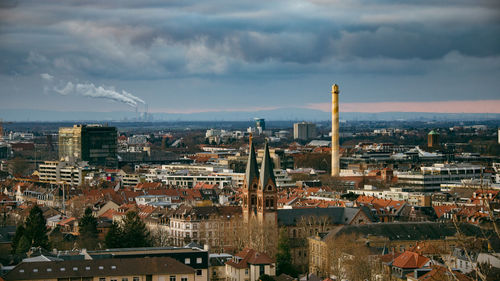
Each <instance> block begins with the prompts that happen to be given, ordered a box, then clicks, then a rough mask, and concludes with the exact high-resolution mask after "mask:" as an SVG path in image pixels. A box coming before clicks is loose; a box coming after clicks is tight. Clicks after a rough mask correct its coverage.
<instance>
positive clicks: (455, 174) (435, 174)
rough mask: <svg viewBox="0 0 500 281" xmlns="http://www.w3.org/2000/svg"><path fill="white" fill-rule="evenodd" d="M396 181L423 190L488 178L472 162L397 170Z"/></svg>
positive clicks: (487, 175) (434, 189)
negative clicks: (403, 170)
mask: <svg viewBox="0 0 500 281" xmlns="http://www.w3.org/2000/svg"><path fill="white" fill-rule="evenodd" d="M397 177H398V182H399V183H401V184H405V185H407V186H410V187H415V188H416V189H420V190H423V191H439V190H440V189H441V184H444V183H450V182H459V181H461V180H464V179H481V178H482V177H483V178H485V179H488V178H490V177H491V175H490V174H489V173H485V172H484V167H482V166H477V165H472V164H434V165H433V166H430V167H421V168H420V172H399V173H397Z"/></svg>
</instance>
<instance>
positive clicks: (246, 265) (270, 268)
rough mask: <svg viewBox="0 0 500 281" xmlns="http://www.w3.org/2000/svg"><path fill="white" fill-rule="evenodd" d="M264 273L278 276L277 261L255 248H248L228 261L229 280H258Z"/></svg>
mask: <svg viewBox="0 0 500 281" xmlns="http://www.w3.org/2000/svg"><path fill="white" fill-rule="evenodd" d="M264 274H266V275H269V276H276V262H275V261H274V260H273V259H271V258H270V257H269V256H268V255H266V254H265V253H259V252H257V251H255V250H253V249H249V248H246V249H244V250H243V251H241V252H239V253H238V254H236V255H234V257H233V258H232V259H231V260H229V261H227V262H226V280H227V281H257V280H259V277H260V276H262V275H264Z"/></svg>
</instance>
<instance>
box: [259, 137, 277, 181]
mask: <svg viewBox="0 0 500 281" xmlns="http://www.w3.org/2000/svg"><path fill="white" fill-rule="evenodd" d="M269 179H271V181H272V184H273V186H276V180H275V179H274V171H273V162H272V160H271V156H270V154H269V144H268V143H267V141H266V145H265V147H264V157H262V166H261V168H260V186H262V189H264V188H265V187H266V186H267V184H268V182H269Z"/></svg>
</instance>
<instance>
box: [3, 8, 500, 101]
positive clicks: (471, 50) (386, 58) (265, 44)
mask: <svg viewBox="0 0 500 281" xmlns="http://www.w3.org/2000/svg"><path fill="white" fill-rule="evenodd" d="M5 3H7V4H5V5H0V79H1V78H2V77H1V76H5V77H18V76H23V77H36V79H37V80H36V81H38V83H39V82H40V81H39V80H40V73H45V74H48V73H50V75H54V76H55V77H58V78H59V77H60V79H63V80H64V81H70V80H71V81H93V82H94V83H95V84H91V83H78V82H64V83H61V84H60V85H58V87H57V90H58V91H59V94H64V93H67V94H66V96H65V98H68V99H69V98H71V97H74V96H79V97H83V96H87V97H92V98H105V99H109V100H115V101H120V103H124V104H128V105H131V106H135V105H134V103H135V104H140V103H141V101H139V100H136V99H134V98H133V97H135V95H133V94H130V93H129V92H125V91H117V90H114V89H112V88H108V87H103V86H96V85H120V88H122V89H123V88H125V89H130V92H132V93H134V92H139V91H140V92H141V96H144V95H145V94H144V91H143V89H149V91H150V93H151V94H150V96H144V98H145V99H147V100H150V99H153V98H158V106H160V104H162V102H163V104H167V105H169V106H170V104H169V103H170V100H175V101H176V102H178V101H179V100H182V99H188V98H187V96H188V95H181V94H177V93H183V91H185V90H186V89H187V88H189V89H190V90H191V91H192V92H193V93H198V92H199V91H200V89H199V88H196V86H197V85H204V88H203V90H204V91H205V90H206V91H210V95H206V98H207V100H208V99H209V97H210V100H211V102H214V103H221V104H222V103H224V102H227V101H228V100H230V99H229V98H228V97H230V98H233V101H234V102H239V101H240V100H242V98H241V97H243V96H245V97H248V96H252V95H257V96H259V94H260V93H263V92H264V88H263V87H264V86H263V85H270V84H272V85H273V86H272V87H270V88H269V91H270V92H269V93H271V92H272V95H270V94H269V93H265V94H262V95H263V96H259V97H260V98H262V97H270V96H276V100H275V102H276V101H279V102H281V101H283V100H286V102H299V103H300V100H299V98H298V97H292V96H290V95H285V94H283V93H281V92H280V91H281V88H280V87H281V86H280V84H284V83H282V82H286V83H287V85H289V87H290V88H293V90H295V91H297V90H296V89H301V90H302V92H297V94H303V95H304V97H307V96H308V95H309V94H310V92H318V91H319V89H318V86H317V85H318V83H326V84H328V83H329V81H330V80H331V79H338V78H337V77H344V78H345V79H346V81H356V82H355V83H360V84H368V81H369V82H370V83H372V82H373V81H371V80H369V79H367V77H377V79H378V80H380V81H382V80H383V79H385V80H384V81H389V80H391V79H394V78H393V77H399V78H398V79H402V80H401V81H407V80H404V79H408V78H407V77H408V76H412V77H413V78H412V79H414V80H412V81H418V82H419V83H422V81H424V78H429V77H441V80H440V81H453V82H455V81H457V80H461V79H468V80H471V81H478V83H481V81H483V80H481V79H483V78H484V79H485V80H486V81H488V82H483V83H482V85H481V86H482V87H483V88H482V90H481V92H480V93H478V95H483V96H488V97H489V98H491V97H492V96H494V95H495V94H498V92H495V91H496V90H495V89H497V88H498V86H500V85H498V83H495V82H492V81H497V80H496V79H493V78H492V77H494V76H495V75H498V74H500V65H499V64H498V62H499V61H500V4H499V3H500V2H498V0H479V1H474V0H410V1H404V2H403V3H401V2H400V1H395V0H383V1H375V2H374V1H369V0H309V1H308V0H286V1H285V0H277V1H264V0H258V1H234V0H215V1H195V0H185V1H180V0H179V1H178V0H174V1H160V0H152V1H132V0H116V1H115V0H109V1H97V0H89V1H88V0H87V1H83V0H68V1H64V2H61V1H56V0H47V1H36V0H26V1H19V2H17V1H10V2H5ZM42 78H43V77H42ZM6 79H7V80H8V78H6ZM144 81H148V82H144ZM160 81H167V82H160ZM200 81H201V82H200ZM242 81H246V83H248V84H247V88H246V89H245V92H244V93H240V90H239V88H238V87H236V89H237V90H235V88H231V87H224V86H223V85H225V84H231V85H240V84H241V83H242ZM255 81H257V82H255ZM298 81H308V82H307V83H311V84H307V83H306V82H298ZM398 81H399V80H398ZM391 82H392V83H394V81H393V80H391ZM134 83H135V84H137V83H143V84H141V85H143V88H135V89H134V88H133V87H132V88H130V86H133V85H134ZM182 83H186V84H189V87H188V86H186V85H183V86H179V84H182ZM293 83H300V85H295V86H292V85H294V84H293ZM380 83H382V82H380ZM401 83H403V82H401ZM434 83H435V84H436V85H437V86H442V85H439V82H434ZM443 83H444V82H443ZM78 84H81V86H80V87H77V85H78ZM123 85H126V86H123ZM158 85H161V86H158ZM206 85H209V86H211V87H214V88H211V89H206V87H208V86H206ZM255 85H259V86H260V87H259V88H257V86H255ZM16 87H19V85H17V86H16ZM171 87H173V88H174V89H175V91H174V90H171ZM273 87H274V88H273ZM365 87H366V86H365ZM33 88H36V87H35V86H33ZM38 88H40V87H38ZM44 89H49V90H50V91H52V92H53V91H54V89H53V87H50V88H47V87H44ZM353 89H356V90H357V91H358V92H359V95H360V96H361V97H363V98H372V97H371V96H370V94H371V93H372V92H371V89H370V90H365V91H363V87H361V86H360V87H353ZM399 89H403V90H401V91H400V90H399ZM443 89H447V88H446V87H445V86H443ZM309 91H310V92H309ZM398 91H400V92H404V91H405V87H403V86H401V87H399V88H398ZM398 91H396V90H393V91H387V92H386V93H385V96H384V95H380V96H377V98H385V99H394V98H399V99H405V98H403V97H402V95H404V93H403V94H401V93H400V92H398ZM7 92H8V90H4V93H7ZM171 92H174V93H172V94H171ZM111 93H112V94H111ZM153 93H155V94H153ZM2 94H3V93H2ZM176 94H177V95H176ZM198 95H200V94H198ZM311 95H312V94H311ZM316 95H319V94H316ZM465 95H466V94H465V93H457V92H456V91H455V90H453V91H451V90H450V91H446V90H443V91H440V92H439V93H437V94H436V93H429V92H426V93H423V94H421V95H420V94H416V95H412V98H413V97H417V98H421V99H427V100H428V99H432V98H435V97H436V98H437V97H439V98H440V99H445V98H446V97H448V96H449V97H452V98H455V97H459V98H462V97H463V96H465ZM167 96H168V98H167ZM195 96H196V94H193V95H192V96H190V98H189V100H188V101H187V102H192V101H193V100H196V99H195V98H193V97H195ZM58 98H62V97H61V96H58ZM316 99H319V98H316ZM88 100H90V101H91V99H88ZM166 100H168V101H166ZM244 102H247V101H244ZM255 106H256V105H255Z"/></svg>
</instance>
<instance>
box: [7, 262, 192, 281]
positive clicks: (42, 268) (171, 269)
mask: <svg viewBox="0 0 500 281" xmlns="http://www.w3.org/2000/svg"><path fill="white" fill-rule="evenodd" d="M145 274H194V269H193V268H192V267H190V266H187V265H185V264H183V263H181V262H179V261H177V260H175V259H173V258H169V257H156V258H126V259H102V260H76V261H53V262H29V263H25V262H23V263H20V264H18V265H17V266H16V267H15V268H14V269H12V270H11V271H9V272H8V273H7V274H6V275H5V280H34V279H56V278H73V277H87V276H89V277H90V276H127V275H128V276H132V275H145Z"/></svg>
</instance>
